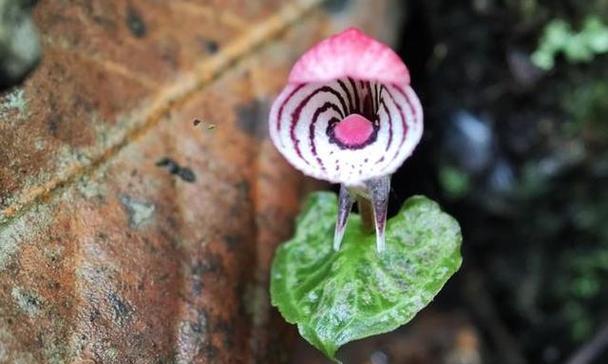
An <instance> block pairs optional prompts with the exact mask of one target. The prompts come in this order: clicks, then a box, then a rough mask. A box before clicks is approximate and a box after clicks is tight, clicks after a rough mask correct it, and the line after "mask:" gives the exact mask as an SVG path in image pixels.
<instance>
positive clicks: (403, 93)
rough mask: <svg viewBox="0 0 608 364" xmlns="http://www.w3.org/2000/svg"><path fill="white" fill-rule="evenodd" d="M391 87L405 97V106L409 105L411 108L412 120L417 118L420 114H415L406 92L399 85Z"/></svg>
mask: <svg viewBox="0 0 608 364" xmlns="http://www.w3.org/2000/svg"><path fill="white" fill-rule="evenodd" d="M393 87H394V88H395V89H396V90H397V91H398V92H399V93H400V94H401V95H403V97H404V98H405V102H407V106H409V108H410V110H412V116H414V120H418V117H419V116H420V115H416V108H415V107H414V104H413V103H412V100H411V99H410V97H409V96H408V94H407V93H406V92H405V91H404V90H403V89H402V88H401V87H400V86H397V85H393Z"/></svg>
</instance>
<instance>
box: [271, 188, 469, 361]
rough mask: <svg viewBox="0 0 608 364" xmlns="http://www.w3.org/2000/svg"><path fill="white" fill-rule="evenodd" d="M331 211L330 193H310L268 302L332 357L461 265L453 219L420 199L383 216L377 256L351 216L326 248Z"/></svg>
mask: <svg viewBox="0 0 608 364" xmlns="http://www.w3.org/2000/svg"><path fill="white" fill-rule="evenodd" d="M336 214H337V199H336V196H335V195H334V194H332V193H326V192H322V193H315V194H313V195H311V197H310V198H309V201H308V203H307V205H306V207H305V209H304V211H303V212H302V213H301V214H300V216H299V217H298V221H297V228H296V233H295V236H294V237H293V239H291V240H290V241H288V242H286V243H285V244H283V245H282V246H280V247H279V249H278V250H277V253H276V255H275V258H274V261H273V265H272V272H271V275H272V276H271V296H272V304H273V305H274V306H276V307H278V309H279V311H280V312H281V314H282V315H283V317H284V318H285V319H286V320H287V321H288V322H290V323H294V324H297V325H298V329H299V331H300V334H301V335H302V336H303V337H304V338H305V339H306V340H308V342H310V343H311V344H312V345H314V346H315V347H316V348H317V349H319V350H321V351H322V352H323V353H325V355H327V356H328V357H329V358H332V359H334V360H335V354H336V351H337V350H338V349H339V348H340V346H342V345H344V344H346V343H348V342H350V341H353V340H357V339H361V338H364V337H368V336H372V335H376V334H380V333H384V332H388V331H392V330H394V329H396V328H397V327H399V326H401V325H403V324H405V323H407V322H408V321H410V320H411V319H412V318H413V317H414V315H416V313H418V312H419V311H420V310H422V309H423V308H424V307H425V306H426V305H428V304H429V302H431V300H432V299H433V297H435V295H436V294H437V293H438V292H439V291H440V290H441V288H442V287H443V285H444V284H445V283H446V281H447V280H448V279H449V278H450V276H452V274H454V272H456V271H457V270H458V268H459V267H460V264H461V262H462V258H461V256H460V243H461V240H462V237H461V234H460V227H459V225H458V223H457V222H456V220H454V219H453V218H452V217H451V216H449V215H447V214H446V213H444V212H442V211H441V209H440V208H439V206H438V205H437V204H436V203H435V202H433V201H431V200H429V199H427V198H426V197H423V196H414V197H412V198H410V199H408V200H407V201H406V202H405V203H404V205H403V207H402V208H401V211H400V212H399V213H398V214H397V215H396V216H395V217H393V218H392V219H390V220H389V221H388V224H387V229H386V243H387V244H386V247H387V249H386V251H385V252H383V253H382V254H378V253H377V252H376V244H375V236H374V235H373V234H367V233H363V232H362V229H361V219H360V217H359V216H358V215H355V214H352V215H351V216H350V219H349V222H348V226H347V229H346V234H345V236H344V240H343V243H342V248H341V249H340V251H339V252H334V251H333V249H332V239H333V229H334V224H335V220H336Z"/></svg>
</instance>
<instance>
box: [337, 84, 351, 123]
mask: <svg viewBox="0 0 608 364" xmlns="http://www.w3.org/2000/svg"><path fill="white" fill-rule="evenodd" d="M338 84H339V85H340V87H341V88H342V90H343V91H344V93H345V94H346V98H347V99H348V111H347V114H349V115H350V114H352V113H353V110H354V108H355V107H354V105H353V99H352V98H351V97H350V91H349V90H348V87H346V85H345V84H344V82H342V80H338Z"/></svg>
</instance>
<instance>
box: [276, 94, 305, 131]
mask: <svg viewBox="0 0 608 364" xmlns="http://www.w3.org/2000/svg"><path fill="white" fill-rule="evenodd" d="M304 86H305V84H301V85H298V87H296V88H295V89H293V91H291V93H290V94H289V95H288V96H287V98H286V99H285V100H284V101H283V103H282V104H281V107H280V108H279V114H278V115H277V131H281V118H282V116H283V109H284V108H285V105H287V103H288V102H289V100H290V99H291V98H292V97H293V95H295V93H296V92H298V91H300V90H301V89H302V87H304Z"/></svg>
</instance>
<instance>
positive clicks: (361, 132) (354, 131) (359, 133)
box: [334, 114, 374, 146]
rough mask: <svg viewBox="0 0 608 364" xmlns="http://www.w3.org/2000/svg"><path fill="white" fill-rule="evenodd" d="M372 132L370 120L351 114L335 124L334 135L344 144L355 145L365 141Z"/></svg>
mask: <svg viewBox="0 0 608 364" xmlns="http://www.w3.org/2000/svg"><path fill="white" fill-rule="evenodd" d="M373 132H374V127H373V125H372V123H371V121H369V120H367V119H366V118H364V117H363V116H361V115H359V114H351V115H348V116H347V117H345V118H344V119H342V121H340V122H339V123H338V124H337V125H336V126H335V129H334V136H335V138H336V139H337V140H338V141H339V142H340V143H342V144H344V145H346V146H355V145H361V144H363V143H365V142H366V141H367V140H368V139H369V137H370V136H371V135H372V133H373Z"/></svg>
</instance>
